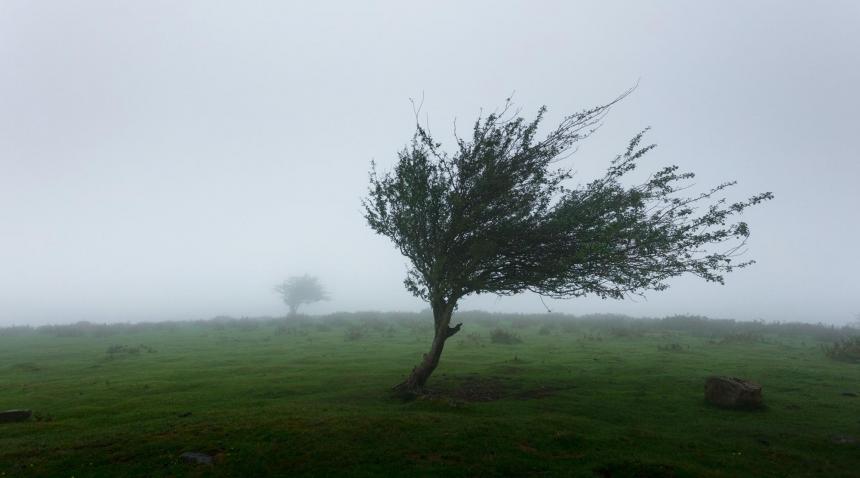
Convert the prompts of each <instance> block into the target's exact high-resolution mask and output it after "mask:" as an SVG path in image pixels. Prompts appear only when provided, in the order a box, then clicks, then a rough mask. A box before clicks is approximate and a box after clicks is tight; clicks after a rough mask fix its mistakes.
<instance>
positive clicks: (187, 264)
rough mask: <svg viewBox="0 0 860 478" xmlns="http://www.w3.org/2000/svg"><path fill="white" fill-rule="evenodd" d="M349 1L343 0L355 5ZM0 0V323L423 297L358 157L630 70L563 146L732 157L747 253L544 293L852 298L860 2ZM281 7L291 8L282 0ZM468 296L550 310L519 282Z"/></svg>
mask: <svg viewBox="0 0 860 478" xmlns="http://www.w3.org/2000/svg"><path fill="white" fill-rule="evenodd" d="M359 3H361V4H359ZM795 3H800V2H784V1H772V2H763V1H762V2H748V1H736V2H729V1H719V2H687V1H675V2H562V1H557V2H537V1H528V2H527V1H522V2H500V1H492V2H489V1H487V2H403V1H397V2H394V1H392V2H337V3H335V2H314V4H313V5H311V2H301V4H300V3H299V2H213V1H199V2H192V1H186V2H176V1H172V0H171V1H152V0H150V1H146V2H140V1H127V2H121V1H115V0H110V1H94V0H91V1H82V2H79V1H66V0H63V1H60V0H57V1H43V2H32V1H29V0H22V1H9V0H0V325H5V324H11V323H45V322H68V321H76V320H94V321H126V320H134V321H137V320H163V319H188V318H205V317H210V316H213V315H217V314H230V315H234V316H242V315H247V316H252V315H267V314H283V313H284V312H285V308H284V306H283V304H281V303H280V302H279V300H278V297H277V296H276V295H275V294H274V293H273V292H271V287H272V286H273V285H274V284H275V283H277V282H278V281H280V280H282V279H283V278H285V277H286V276H288V275H290V274H295V273H303V272H309V273H313V274H316V275H318V276H320V278H321V280H322V281H323V282H324V283H325V284H326V285H327V286H328V289H329V290H330V292H331V295H332V298H333V300H331V301H330V302H327V303H324V304H319V305H314V306H310V307H308V308H307V309H306V310H307V311H308V312H312V313H322V312H328V311H334V310H355V309H378V310H390V309H398V310H418V309H420V308H422V307H423V304H422V303H421V302H420V301H418V300H417V299H415V298H412V297H411V296H410V295H409V294H408V293H407V292H406V291H405V290H404V288H403V286H402V279H403V277H404V272H405V270H406V262H405V259H403V258H402V257H400V255H399V253H398V252H397V251H396V250H395V249H394V248H393V247H392V246H391V245H390V243H389V242H388V241H387V239H385V238H382V237H379V236H375V235H374V234H373V233H372V232H371V230H370V229H369V228H368V227H367V226H366V225H365V224H364V220H363V218H362V215H361V207H360V198H361V196H362V195H363V194H364V191H365V190H366V187H367V172H368V167H369V162H370V160H371V159H375V160H376V161H377V162H378V163H379V164H380V165H381V166H382V168H383V169H385V168H387V167H388V166H390V165H391V164H392V163H393V162H394V160H395V158H396V156H395V153H396V151H397V150H399V149H400V148H401V147H402V146H403V145H404V144H405V143H406V142H407V141H408V140H409V138H410V136H411V134H412V131H413V125H414V124H413V123H414V119H413V114H412V108H411V105H410V104H409V101H408V99H409V98H410V97H420V96H421V94H422V92H423V93H424V95H425V103H424V109H423V112H424V113H425V114H426V115H427V117H428V118H429V122H430V125H431V127H432V128H433V130H434V131H436V132H439V134H440V135H441V137H442V138H448V137H449V136H450V135H449V134H448V133H449V132H450V130H451V122H452V120H453V119H454V118H455V117H456V118H458V120H459V122H460V124H461V125H466V124H468V123H469V122H471V121H472V120H473V119H474V117H475V116H476V114H477V113H478V112H479V110H480V108H481V107H484V108H489V109H492V108H494V107H496V106H498V105H500V104H501V103H502V102H503V101H504V99H505V98H506V97H507V96H509V95H510V94H511V92H513V91H516V94H515V100H516V101H517V103H518V104H519V105H520V106H522V107H523V113H524V114H528V115H530V114H533V113H534V111H535V110H536V109H537V108H538V107H539V106H540V105H542V104H546V105H547V106H548V107H549V108H550V114H549V116H548V120H547V123H546V124H547V125H551V124H552V123H553V122H554V121H556V120H558V119H559V118H560V117H561V116H562V115H564V114H566V113H571V112H574V111H577V110H580V109H582V108H585V107H588V106H593V105H596V104H598V103H600V102H604V101H606V100H608V99H611V98H613V97H614V96H616V95H617V94H618V93H620V92H621V91H623V90H625V89H626V88H628V87H630V86H631V85H633V84H635V83H636V81H637V80H639V79H641V81H640V86H639V88H638V90H637V91H636V92H635V93H634V94H633V95H632V96H630V97H629V98H627V99H626V100H624V101H623V102H622V103H621V104H620V105H618V106H617V107H616V108H615V109H614V110H613V111H612V113H611V114H610V116H609V117H608V118H607V120H606V123H605V126H604V127H603V128H602V129H601V131H600V132H599V133H598V134H597V135H595V136H593V137H592V138H590V139H589V140H588V141H587V142H585V143H582V145H581V148H580V150H579V152H578V153H577V154H576V155H575V156H574V157H572V158H571V159H570V160H569V161H570V162H569V164H570V165H571V166H573V167H574V168H575V169H576V170H577V171H578V175H577V180H578V181H581V182H586V181H587V180H589V179H591V178H592V177H594V176H595V175H597V174H599V173H600V172H601V171H602V170H603V169H604V168H605V167H606V165H607V162H608V160H609V159H611V158H612V156H613V155H614V154H615V153H617V152H619V151H621V150H622V148H623V147H624V146H625V145H626V141H627V140H628V139H629V138H630V137H631V136H632V135H634V134H635V133H636V132H638V131H639V130H640V129H642V128H643V127H646V126H651V127H652V130H651V132H650V133H649V134H648V138H649V139H650V141H653V142H656V143H658V144H659V145H660V146H659V147H658V148H657V150H655V151H654V152H652V153H651V154H649V155H648V156H647V157H646V160H645V161H644V162H643V168H644V169H646V170H648V169H652V170H653V169H657V168H659V167H660V166H663V165H666V164H678V165H680V166H681V167H682V168H683V169H686V170H692V171H694V172H696V173H697V179H696V184H697V186H699V187H701V188H705V187H708V186H711V185H715V184H717V183H719V182H721V181H723V180H727V179H737V180H738V181H739V184H738V186H736V187H735V188H733V190H732V191H731V193H730V197H731V198H732V199H741V198H742V197H745V196H748V195H751V194H753V193H757V192H761V191H773V192H774V194H775V195H776V200H774V201H772V202H770V203H768V204H765V205H764V206H761V207H758V208H756V209H755V210H754V211H752V212H751V213H749V214H746V215H745V220H747V221H748V222H749V223H750V225H751V229H752V237H751V238H750V241H749V249H750V252H749V253H748V257H750V258H754V259H756V260H757V261H758V264H756V265H755V266H753V267H752V268H749V269H746V270H744V271H740V272H738V273H735V274H733V275H731V276H729V277H728V283H727V285H725V286H718V285H714V284H707V283H704V282H701V281H699V280H697V279H695V278H678V279H676V280H674V281H673V282H672V288H671V289H670V290H668V291H666V292H661V293H657V292H655V293H650V294H648V297H647V300H641V299H637V300H636V301H633V300H627V301H601V300H599V299H591V298H587V299H574V300H569V301H548V304H549V306H550V307H551V308H552V309H553V310H555V311H563V312H571V313H589V312H620V313H627V314H631V315H636V316H653V315H666V314H674V313H694V314H704V315H709V316H714V317H732V318H738V319H756V318H761V319H765V320H792V321H794V320H803V321H813V322H817V321H831V322H835V323H844V322H846V321H848V320H850V319H851V318H852V317H853V316H854V315H855V314H856V313H860V278H858V277H860V276H858V271H860V247H857V243H858V236H860V225H858V222H860V221H858V217H860V214H858V212H857V210H858V206H860V188H858V179H860V161H858V153H857V149H856V137H857V131H858V126H860V120H858V116H857V112H858V111H860V88H858V85H860V33H858V32H860V2H855V1H844V2H839V1H828V2H806V4H805V5H796V4H795ZM287 4H290V5H287ZM461 308H462V309H472V308H483V309H488V310H497V311H518V312H541V311H543V310H544V309H543V306H542V305H541V303H540V301H539V300H538V298H537V297H536V296H532V295H523V296H517V297H513V298H504V299H498V298H496V297H483V296H482V297H479V298H470V299H467V300H465V301H464V302H463V303H462V305H461Z"/></svg>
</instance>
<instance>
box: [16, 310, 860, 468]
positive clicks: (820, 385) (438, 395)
mask: <svg viewBox="0 0 860 478" xmlns="http://www.w3.org/2000/svg"><path fill="white" fill-rule="evenodd" d="M459 319H460V320H463V322H464V323H465V324H464V327H463V331H462V332H461V333H460V334H458V335H456V336H455V337H453V338H452V339H451V340H450V341H449V343H448V345H447V347H446V350H445V354H444V355H443V360H442V365H441V366H440V368H439V369H438V370H437V372H436V374H435V375H434V376H433V378H432V379H431V384H430V385H431V388H432V390H430V392H429V393H428V395H427V396H425V397H422V398H419V399H417V400H414V401H410V402H402V401H399V400H396V399H394V398H391V397H390V396H389V394H388V392H389V389H390V387H391V386H392V385H394V384H395V383H397V382H398V381H399V380H400V379H402V378H403V376H404V375H405V374H406V373H407V372H408V370H409V369H410V368H411V367H412V366H413V365H414V364H416V363H417V362H418V360H419V359H420V357H421V354H422V353H424V352H425V351H426V349H427V348H428V347H429V343H430V338H431V334H432V331H431V326H430V324H431V323H432V321H431V319H430V318H429V317H427V316H426V315H424V314H371V313H367V314H335V315H332V316H327V317H321V318H314V319H311V318H307V317H305V318H298V319H294V320H285V319H280V320H277V319H257V320H250V319H245V320H233V319H227V318H221V319H215V320H211V321H203V322H186V323H181V322H174V323H158V324H133V325H128V324H125V325H123V324H120V325H95V324H87V323H81V324H75V325H70V326H53V327H42V328H38V329H32V328H7V329H0V410H4V409H12V408H30V409H32V410H33V411H34V414H35V415H34V418H33V419H32V420H30V421H28V422H23V423H6V424H0V476H3V477H21V476H51V477H71V476H74V477H89V476H249V477H251V476H253V477H258V476H291V477H292V476H442V475H444V476H448V477H456V476H607V477H608V476H611V477H621V476H645V477H648V476H667V477H668V476H675V477H683V476H707V477H737V476H756V477H769V476H773V477H784V476H833V477H840V476H841V477H849V476H858V470H860V397H858V396H857V395H858V394H860V364H858V363H854V362H852V358H853V357H852V356H850V355H844V354H843V355H839V354H831V355H834V356H833V357H830V356H828V355H827V353H826V351H827V350H826V347H830V346H831V344H833V343H834V342H838V341H841V340H846V339H847V338H848V337H849V336H850V335H851V334H852V331H851V330H850V329H836V328H832V327H826V326H813V325H799V324H782V325H779V324H763V323H741V322H734V321H715V320H705V319H702V318H697V317H674V318H667V319H663V320H631V319H627V318H623V317H614V316H602V317H601V316H591V317H579V318H573V317H564V316H559V315H541V316H521V315H490V314H484V313H463V314H459ZM455 321H457V317H455ZM833 350H836V349H833ZM839 350H842V349H839ZM846 350H847V349H846ZM839 359H842V360H839ZM714 374H717V375H734V376H739V377H744V378H747V379H750V380H753V381H755V382H758V383H760V384H762V386H763V388H764V399H765V403H766V408H764V409H763V410H760V411H732V410H724V409H718V408H714V407H711V406H709V405H707V404H705V402H704V400H703V386H704V380H705V378H706V377H707V376H709V375H714ZM184 452H201V453H206V454H208V455H211V456H212V457H213V458H214V461H215V463H214V464H213V465H193V464H187V463H183V462H182V461H181V460H180V455H181V454H182V453H184Z"/></svg>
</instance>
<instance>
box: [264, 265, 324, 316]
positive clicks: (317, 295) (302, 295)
mask: <svg viewBox="0 0 860 478" xmlns="http://www.w3.org/2000/svg"><path fill="white" fill-rule="evenodd" d="M275 292H277V293H279V294H281V297H282V298H283V299H284V303H285V304H287V306H288V307H289V308H290V315H291V316H292V315H296V313H297V312H298V310H299V306H300V305H302V304H311V303H313V302H319V301H321V300H328V295H327V294H326V292H325V290H324V289H323V287H322V285H321V284H320V281H319V279H317V278H316V277H314V276H310V275H307V274H305V275H301V276H292V277H290V278H288V279H287V280H285V281H284V282H283V283H282V284H280V285H277V286H275Z"/></svg>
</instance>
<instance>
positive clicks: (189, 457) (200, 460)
mask: <svg viewBox="0 0 860 478" xmlns="http://www.w3.org/2000/svg"><path fill="white" fill-rule="evenodd" d="M179 459H180V460H182V462H183V463H190V464H192V465H212V464H213V463H215V462H214V460H213V458H212V456H210V455H207V454H206V453H198V452H195V451H189V452H185V453H183V454H182V455H180V456H179Z"/></svg>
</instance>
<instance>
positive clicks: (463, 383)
mask: <svg viewBox="0 0 860 478" xmlns="http://www.w3.org/2000/svg"><path fill="white" fill-rule="evenodd" d="M570 388H573V386H572V385H566V386H562V385H538V386H536V387H535V386H529V387H525V386H523V385H522V384H520V383H515V382H512V381H511V379H510V378H508V377H498V376H486V377H485V376H480V375H467V376H465V377H461V378H449V379H447V380H446V381H443V382H441V383H438V384H436V386H435V387H433V388H429V389H427V390H426V391H425V393H424V397H425V398H430V399H448V400H453V401H461V402H492V401H495V400H501V399H504V398H514V399H519V400H531V399H539V398H546V397H549V396H552V395H555V394H556V393H558V392H560V391H562V390H567V389H570Z"/></svg>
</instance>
